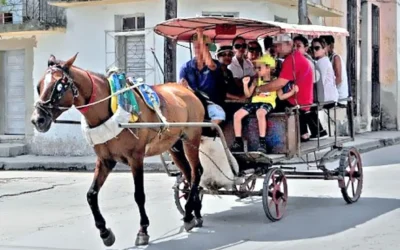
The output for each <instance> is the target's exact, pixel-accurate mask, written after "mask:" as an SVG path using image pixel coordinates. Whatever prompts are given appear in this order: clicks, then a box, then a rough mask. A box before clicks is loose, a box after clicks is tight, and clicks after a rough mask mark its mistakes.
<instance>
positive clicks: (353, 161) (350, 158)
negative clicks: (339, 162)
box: [343, 149, 363, 201]
mask: <svg viewBox="0 0 400 250" xmlns="http://www.w3.org/2000/svg"><path fill="white" fill-rule="evenodd" d="M345 167H346V168H345V169H344V176H343V178H344V184H345V186H344V189H345V190H346V193H347V194H348V196H349V198H350V199H351V200H353V201H354V200H357V199H358V198H359V197H360V195H361V188H362V181H363V171H362V163H361V157H360V155H359V153H358V152H356V151H355V150H353V149H352V150H349V152H348V155H347V164H345Z"/></svg>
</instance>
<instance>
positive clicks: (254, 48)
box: [248, 47, 258, 52]
mask: <svg viewBox="0 0 400 250" xmlns="http://www.w3.org/2000/svg"><path fill="white" fill-rule="evenodd" d="M248 51H249V52H256V51H258V49H257V47H249V48H248Z"/></svg>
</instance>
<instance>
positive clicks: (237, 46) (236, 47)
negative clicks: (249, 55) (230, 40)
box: [233, 43, 247, 49]
mask: <svg viewBox="0 0 400 250" xmlns="http://www.w3.org/2000/svg"><path fill="white" fill-rule="evenodd" d="M233 47H234V48H235V49H241V48H243V49H246V48H247V44H245V43H242V44H239V43H237V44H235V45H233Z"/></svg>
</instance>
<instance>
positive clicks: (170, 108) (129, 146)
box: [31, 53, 205, 247]
mask: <svg viewBox="0 0 400 250" xmlns="http://www.w3.org/2000/svg"><path fill="white" fill-rule="evenodd" d="M77 55H78V53H76V54H75V55H74V56H72V57H71V58H70V59H68V60H67V61H61V60H57V59H56V57H55V56H54V55H51V56H50V58H49V59H48V62H47V70H46V71H45V73H44V75H43V76H42V78H41V79H40V80H39V82H38V83H37V91H38V95H39V99H38V100H37V101H36V102H35V104H34V111H33V113H32V117H31V122H32V123H33V125H34V127H35V128H36V130H37V131H38V132H41V133H46V132H47V131H49V129H50V127H51V125H52V123H53V122H54V121H55V120H56V119H57V118H58V117H59V116H60V115H61V114H62V113H63V112H65V111H66V110H68V109H69V108H71V107H72V106H75V108H77V109H78V110H79V111H80V112H81V114H82V115H83V118H84V119H82V121H85V122H86V123H87V125H88V126H89V127H90V128H98V127H100V126H102V125H103V124H105V123H106V122H108V121H109V120H111V119H110V118H111V117H112V115H113V112H112V110H111V108H110V99H107V97H109V96H110V95H111V89H110V85H109V82H108V79H107V78H106V76H104V75H102V74H99V73H94V72H91V71H87V70H83V69H81V68H79V67H77V66H75V65H73V64H74V62H75V60H76V58H77ZM151 89H153V91H155V93H157V95H158V97H159V100H160V110H161V112H162V114H163V115H164V117H165V118H166V119H167V121H168V122H203V120H204V117H205V108H204V106H203V105H202V103H201V101H200V100H199V99H198V98H197V97H196V95H195V94H194V93H193V91H191V90H189V89H188V88H186V87H184V86H182V85H181V84H179V83H176V82H175V83H173V82H171V83H165V84H162V85H155V86H152V87H151ZM132 92H133V93H134V95H135V97H136V100H137V103H138V106H139V110H140V113H139V116H138V120H137V121H136V122H145V123H148V122H159V120H158V116H157V115H156V113H155V112H154V111H153V110H152V109H150V108H149V107H148V106H147V105H146V103H145V102H144V100H143V97H142V96H140V95H139V94H138V93H139V92H138V90H137V89H136V88H134V90H132ZM116 126H118V124H117V125H116ZM120 129H121V130H122V131H121V132H120V134H118V136H114V137H111V138H110V139H109V140H108V141H106V142H104V143H100V144H96V145H93V148H94V151H95V153H96V155H97V160H96V167H95V170H94V178H93V182H92V184H91V186H90V188H89V190H88V192H87V202H88V204H89V206H90V209H91V212H92V214H93V217H94V221H95V225H96V228H97V229H98V230H99V232H100V237H101V239H102V240H103V243H104V245H106V246H107V247H109V246H112V245H113V244H114V242H115V235H114V234H113V232H112V230H111V229H110V228H107V227H106V221H105V219H104V217H103V215H102V214H101V212H100V209H99V204H98V193H99V191H100V189H101V187H102V186H103V184H104V183H105V181H106V179H107V176H108V175H109V173H110V172H111V171H112V169H113V168H114V167H115V165H116V163H117V162H120V163H123V164H126V165H128V166H130V168H131V172H132V175H133V179H134V185H135V194H134V197H135V201H136V204H137V206H138V208H139V214H140V229H139V232H138V233H137V237H136V241H135V245H137V246H138V245H147V244H148V243H149V239H150V236H149V234H148V227H149V224H150V222H149V219H148V217H147V214H146V210H145V193H144V179H143V159H144V157H148V156H154V155H160V154H162V153H163V152H166V151H169V153H170V154H171V156H172V159H173V161H174V162H175V164H176V166H177V167H178V168H179V169H180V170H181V171H182V173H183V174H184V175H185V177H186V179H187V180H188V181H189V183H191V189H190V193H189V197H188V200H187V203H186V204H185V211H186V212H185V215H184V217H183V221H184V228H185V230H186V231H190V230H191V229H193V228H194V227H201V226H202V224H203V219H202V216H201V207H202V204H201V200H200V198H199V182H200V178H201V173H202V169H203V168H202V166H201V164H200V160H199V146H200V142H201V134H202V128H201V127H170V128H168V129H167V131H165V130H164V131H162V132H160V131H159V130H154V129H136V130H135V133H134V132H133V130H132V129H122V128H120ZM177 144H179V145H181V146H180V148H181V149H182V150H175V146H174V145H177ZM193 212H194V215H195V216H193Z"/></svg>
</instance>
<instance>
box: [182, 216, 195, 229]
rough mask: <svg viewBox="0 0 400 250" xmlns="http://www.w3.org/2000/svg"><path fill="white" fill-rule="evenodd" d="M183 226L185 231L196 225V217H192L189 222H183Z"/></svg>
mask: <svg viewBox="0 0 400 250" xmlns="http://www.w3.org/2000/svg"><path fill="white" fill-rule="evenodd" d="M183 226H184V227H185V230H186V232H189V231H190V230H192V229H193V228H194V227H195V226H196V219H195V218H193V219H192V220H191V221H190V222H185V223H183Z"/></svg>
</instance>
